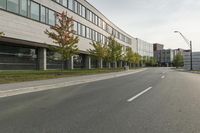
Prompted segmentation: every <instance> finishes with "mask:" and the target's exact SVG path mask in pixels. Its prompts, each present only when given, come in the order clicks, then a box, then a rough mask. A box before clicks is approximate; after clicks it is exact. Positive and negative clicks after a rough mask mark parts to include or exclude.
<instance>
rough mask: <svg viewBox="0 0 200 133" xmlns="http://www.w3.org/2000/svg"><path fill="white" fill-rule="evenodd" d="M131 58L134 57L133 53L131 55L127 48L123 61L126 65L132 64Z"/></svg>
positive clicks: (129, 49) (130, 50)
mask: <svg viewBox="0 0 200 133" xmlns="http://www.w3.org/2000/svg"><path fill="white" fill-rule="evenodd" d="M133 56H134V53H133V51H132V49H131V48H127V49H126V53H125V57H124V60H125V61H127V62H128V63H132V62H133Z"/></svg>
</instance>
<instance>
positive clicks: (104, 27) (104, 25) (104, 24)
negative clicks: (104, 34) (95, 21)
mask: <svg viewBox="0 0 200 133" xmlns="http://www.w3.org/2000/svg"><path fill="white" fill-rule="evenodd" d="M103 29H104V30H106V23H105V22H104V21H103Z"/></svg>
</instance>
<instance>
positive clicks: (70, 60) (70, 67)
mask: <svg viewBox="0 0 200 133" xmlns="http://www.w3.org/2000/svg"><path fill="white" fill-rule="evenodd" d="M67 68H68V69H70V70H73V69H74V57H73V56H71V57H70V59H69V60H68V61H67Z"/></svg>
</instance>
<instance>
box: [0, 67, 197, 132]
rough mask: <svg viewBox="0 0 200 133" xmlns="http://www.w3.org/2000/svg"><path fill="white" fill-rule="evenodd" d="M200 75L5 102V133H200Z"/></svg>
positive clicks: (0, 121)
mask: <svg viewBox="0 0 200 133" xmlns="http://www.w3.org/2000/svg"><path fill="white" fill-rule="evenodd" d="M199 116H200V75H199V74H194V73H189V72H182V71H176V70H174V69H171V68H148V69H147V70H145V71H142V72H139V73H135V74H130V75H127V76H122V77H117V78H111V79H106V80H101V81H96V82H91V83H85V84H80V85H75V86H70V87H64V88H57V89H53V90H46V91H40V92H34V93H28V94H22V95H16V96H11V97H5V98H0V133H199V132H200V126H199V125H200V119H199Z"/></svg>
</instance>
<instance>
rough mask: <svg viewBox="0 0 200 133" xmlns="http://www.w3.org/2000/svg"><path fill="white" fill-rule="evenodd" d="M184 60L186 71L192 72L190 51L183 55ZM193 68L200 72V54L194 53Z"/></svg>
mask: <svg viewBox="0 0 200 133" xmlns="http://www.w3.org/2000/svg"><path fill="white" fill-rule="evenodd" d="M183 58H184V69H187V70H190V67H191V65H190V63H191V62H190V59H191V58H190V51H189V50H188V51H185V52H184V53H183ZM192 67H193V70H200V52H193V53H192Z"/></svg>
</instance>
